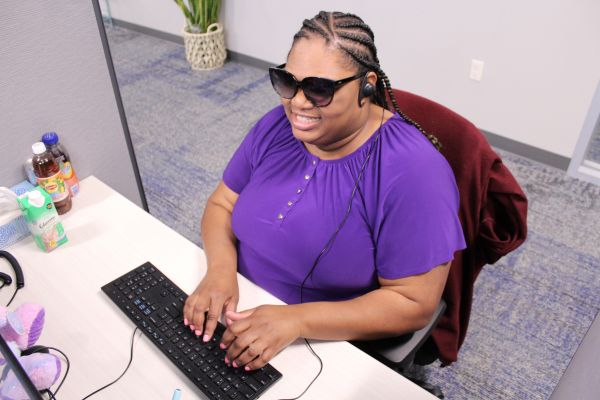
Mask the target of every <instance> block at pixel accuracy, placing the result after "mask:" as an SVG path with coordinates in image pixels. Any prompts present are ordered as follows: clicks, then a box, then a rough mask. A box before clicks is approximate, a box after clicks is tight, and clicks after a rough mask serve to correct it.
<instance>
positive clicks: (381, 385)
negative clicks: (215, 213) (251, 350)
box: [0, 177, 435, 400]
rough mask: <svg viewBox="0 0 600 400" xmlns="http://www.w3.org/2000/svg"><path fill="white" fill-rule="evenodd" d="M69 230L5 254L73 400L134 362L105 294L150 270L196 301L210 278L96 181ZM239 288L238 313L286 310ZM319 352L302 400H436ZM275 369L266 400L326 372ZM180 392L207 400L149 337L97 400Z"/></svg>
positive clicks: (338, 349) (397, 378)
mask: <svg viewBox="0 0 600 400" xmlns="http://www.w3.org/2000/svg"><path fill="white" fill-rule="evenodd" d="M62 221H63V225H64V227H65V230H66V232H67V236H68V238H69V242H68V243H67V244H66V245H63V246H62V247H60V248H58V249H56V250H54V251H53V252H51V253H44V252H42V251H41V250H40V249H38V248H37V247H36V245H35V244H34V242H33V239H32V238H31V237H28V238H26V239H24V240H22V241H21V242H19V243H17V244H15V245H13V246H11V247H10V248H8V249H7V250H8V251H10V252H11V253H12V254H13V255H14V256H15V257H16V258H17V260H18V261H19V263H20V264H21V266H22V268H23V271H24V274H25V287H24V288H23V289H22V290H20V291H19V293H18V294H17V297H16V298H15V300H14V302H13V304H12V305H11V308H12V307H15V306H18V305H19V304H21V303H24V302H28V301H29V302H36V303H39V304H41V305H43V306H44V307H45V309H46V323H45V327H44V331H43V333H42V337H41V338H40V340H39V341H38V344H44V345H47V346H53V347H57V348H59V349H61V350H63V351H64V352H65V353H67V355H68V356H69V359H70V360H71V370H70V372H69V376H68V377H67V380H66V381H65V384H64V385H63V387H62V388H61V390H60V392H59V394H58V398H59V399H67V400H71V399H81V398H82V397H84V396H85V395H87V394H88V393H91V392H92V391H94V390H96V389H97V388H99V387H101V386H103V385H105V384H107V383H108V382H110V381H112V380H114V379H115V378H116V377H117V376H119V375H120V374H121V372H122V371H123V369H124V367H125V365H126V364H127V361H128V359H129V348H130V338H131V335H132V333H133V330H134V324H133V323H132V322H130V320H129V319H128V318H127V317H126V316H125V315H124V314H123V313H122V312H121V311H120V310H119V309H118V308H117V307H116V306H115V305H114V304H113V303H112V302H111V301H110V300H109V299H108V297H107V296H106V295H104V293H102V291H101V290H100V287H101V286H102V285H104V284H106V283H108V282H110V281H112V280H113V279H115V278H117V277H118V276H120V275H121V274H123V273H125V272H127V271H129V270H131V269H133V268H135V267H137V266H139V265H141V264H143V263H144V262H146V261H150V262H152V263H153V264H154V265H156V266H157V267H158V268H159V269H161V270H162V271H163V272H164V273H165V274H166V275H167V276H169V278H171V279H172V280H173V281H174V282H175V283H176V284H177V285H179V287H181V288H182V289H183V290H184V291H186V292H188V293H190V292H191V291H192V290H193V289H194V288H195V286H196V284H197V283H198V282H199V280H200V278H201V277H202V275H203V274H204V272H205V268H206V262H205V258H204V253H203V251H202V249H200V248H199V247H198V246H196V245H194V244H193V243H191V242H190V241H188V240H187V239H185V238H184V237H182V236H181V235H179V234H178V233H176V232H175V231H173V230H172V229H170V228H168V227H167V226H166V225H164V224H162V223H161V222H160V221H158V220H157V219H155V218H154V217H152V216H151V215H150V214H148V213H146V212H145V211H144V210H142V209H141V208H138V207H137V206H136V205H134V204H133V203H131V202H130V201H129V200H127V199H126V198H124V197H123V196H121V195H120V194H118V193H116V192H115V191H114V190H112V189H111V188H109V187H108V186H106V185H105V184H104V183H102V182H101V181H99V180H98V179H96V178H94V177H89V178H87V179H85V180H83V181H82V183H81V192H80V194H79V195H78V196H77V197H76V198H75V199H74V201H73V209H72V210H71V211H70V212H69V213H68V214H66V215H64V216H62ZM0 270H1V271H6V272H9V273H11V271H10V267H9V266H8V264H7V263H6V262H5V261H4V260H0ZM11 275H12V273H11ZM239 286H240V304H239V309H246V308H250V307H254V306H257V305H259V304H265V303H270V304H280V303H281V302H280V301H279V300H277V299H276V298H274V297H273V296H271V295H270V294H269V293H267V292H265V291H264V290H262V289H260V288H259V287H257V286H255V285H254V284H253V283H251V282H249V281H248V280H246V279H245V278H244V277H242V276H239ZM13 288H14V286H10V288H5V289H4V290H2V291H0V304H6V302H7V301H8V298H9V297H10V296H11V295H12V292H13ZM313 343H314V344H313V348H314V350H315V351H316V352H317V353H318V354H319V356H320V357H321V358H322V359H323V363H324V368H323V372H322V374H321V376H320V377H319V378H318V379H317V380H316V382H315V383H314V384H313V385H312V386H311V388H310V389H309V390H308V392H307V393H306V394H305V395H304V396H303V397H302V400H304V399H306V400H308V399H391V398H404V399H411V400H419V399H435V397H433V396H432V395H431V394H429V393H427V392H426V391H424V390H422V389H421V388H419V387H418V386H416V385H414V384H413V383H412V382H410V381H409V380H407V379H405V378H404V377H402V376H401V375H399V374H397V373H396V372H394V371H392V370H391V369H389V368H387V367H386V366H384V365H383V364H381V363H379V362H378V361H376V360H374V359H373V358H371V357H369V356H367V355H366V354H364V353H363V352H361V351H360V350H358V349H356V348H354V347H353V346H352V345H350V344H349V343H346V342H313ZM271 364H272V365H273V366H274V367H275V368H277V369H278V370H279V371H280V372H281V373H282V374H283V378H281V379H280V380H279V381H278V382H277V383H276V384H275V385H274V386H272V387H271V388H270V389H269V390H267V391H266V392H265V393H264V394H263V396H262V397H261V399H279V398H292V397H295V396H297V395H298V394H300V392H302V390H304V388H305V387H306V386H307V385H308V383H309V382H310V381H311V380H312V379H313V377H314V376H315V374H316V373H317V371H318V362H317V360H316V359H315V358H314V356H313V355H312V354H310V352H309V351H308V349H307V348H306V346H305V345H304V344H303V342H301V341H297V342H296V343H294V344H292V345H291V346H289V347H288V348H287V349H285V350H284V351H282V352H281V353H280V354H279V355H277V356H276V357H275V358H274V359H273V360H272V361H271ZM63 371H64V365H63ZM175 388H180V389H181V390H182V395H183V396H182V400H188V399H199V398H200V399H201V398H203V396H202V394H201V392H200V391H199V390H198V389H197V388H196V387H195V386H194V385H193V384H192V383H191V382H190V381H189V380H188V379H187V378H186V377H185V376H184V375H183V374H182V373H180V372H179V370H178V369H177V368H176V367H175V366H174V365H172V364H171V362H170V361H168V360H167V358H166V357H165V356H164V355H163V354H162V353H161V352H160V351H159V350H158V349H157V348H155V346H154V345H153V344H152V343H151V342H150V341H149V340H148V339H147V338H146V337H145V336H142V337H141V338H139V339H138V340H137V342H136V344H135V348H134V358H133V363H132V364H131V367H130V368H129V371H128V372H127V373H126V374H125V376H124V377H123V378H122V379H121V380H120V381H119V382H117V383H116V384H115V385H112V386H111V387H109V388H108V389H105V390H104V391H102V392H100V393H98V394H97V395H95V396H93V397H92V399H149V400H151V399H157V400H158V399H160V400H169V399H171V396H172V394H173V390H174V389H175Z"/></svg>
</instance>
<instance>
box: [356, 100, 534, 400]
mask: <svg viewBox="0 0 600 400" xmlns="http://www.w3.org/2000/svg"><path fill="white" fill-rule="evenodd" d="M393 92H394V96H395V98H396V100H397V102H398V105H399V108H400V110H402V112H403V113H404V114H406V115H407V116H408V117H409V118H411V119H413V120H414V121H415V122H417V123H418V124H419V125H421V127H423V129H425V131H426V132H428V133H431V134H433V135H435V136H436V137H437V138H438V139H439V141H440V142H441V143H442V146H443V147H442V150H441V153H442V154H443V155H444V157H445V158H446V160H447V161H448V163H449V164H450V167H451V168H452V170H453V172H454V176H455V178H456V183H457V186H458V190H459V194H460V207H459V218H460V222H461V225H462V227H463V232H464V235H465V241H466V244H467V248H466V249H464V250H462V251H460V252H458V253H456V254H455V258H454V260H453V261H452V265H451V267H450V272H449V275H448V281H447V282H446V287H445V289H444V293H443V295H442V300H441V302H440V304H439V305H438V308H437V310H436V312H435V313H434V316H433V318H432V319H431V321H430V323H429V324H428V325H427V326H426V327H424V328H423V329H421V330H419V331H417V332H414V333H409V334H406V335H402V336H399V337H395V338H389V339H382V340H375V341H354V342H351V343H352V344H354V345H355V346H357V347H358V348H360V349H361V350H363V351H365V352H367V353H368V354H369V355H371V356H373V357H374V358H376V359H378V360H379V361H381V362H383V363H384V364H386V365H388V366H389V367H391V368H393V369H394V370H396V371H397V372H399V373H401V374H403V375H405V376H407V377H408V378H411V379H413V380H414V381H415V382H416V383H417V384H419V385H421V386H422V387H423V388H425V389H427V390H429V391H430V392H432V393H433V394H434V395H436V396H438V397H440V398H443V394H442V392H441V390H439V388H436V387H433V386H431V385H428V384H427V383H426V382H422V381H418V379H414V377H411V376H410V374H409V370H410V369H411V367H412V366H413V365H427V364H430V363H432V362H434V361H435V360H436V359H440V360H441V362H442V365H444V366H445V365H449V364H450V363H452V362H454V361H456V359H457V355H458V350H459V348H460V346H461V345H462V342H463V340H464V338H465V335H466V331H467V326H468V320H469V316H470V311H471V303H472V298H473V285H474V283H475V279H476V278H477V276H478V274H479V272H480V271H481V269H482V268H483V266H484V265H486V264H493V263H494V262H496V261H497V260H498V259H500V258H501V257H502V256H504V255H506V254H508V253H509V252H511V251H513V250H514V249H516V248H517V247H518V246H519V245H521V244H522V243H523V242H524V241H525V237H526V236H527V198H526V197H525V194H524V193H523V191H522V189H521V188H520V186H519V184H518V183H517V181H516V180H515V178H514V177H513V176H512V174H511V173H510V171H509V170H508V168H506V166H505V165H504V164H503V163H502V160H501V159H500V157H499V156H498V155H497V154H496V153H495V152H494V151H493V149H492V148H491V147H490V145H489V143H488V141H487V139H486V138H485V137H484V136H483V134H482V133H481V131H480V130H479V129H478V128H477V127H476V126H475V125H473V124H472V123H471V122H469V121H468V120H467V119H465V118H463V117H462V116H460V115H458V114H457V113H455V112H454V111H452V110H450V109H448V108H446V107H444V106H442V105H440V104H438V103H436V102H433V101H431V100H429V99H426V98H424V97H421V96H418V95H415V94H412V93H409V92H405V91H401V90H397V89H393ZM388 104H390V105H391V104H392V103H391V101H390V99H389V98H388Z"/></svg>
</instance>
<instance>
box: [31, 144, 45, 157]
mask: <svg viewBox="0 0 600 400" xmlns="http://www.w3.org/2000/svg"><path fill="white" fill-rule="evenodd" d="M31 150H33V154H37V155H39V154H43V153H45V152H46V145H45V144H44V143H42V142H35V143H34V144H33V145H32V146H31Z"/></svg>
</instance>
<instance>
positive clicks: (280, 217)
mask: <svg viewBox="0 0 600 400" xmlns="http://www.w3.org/2000/svg"><path fill="white" fill-rule="evenodd" d="M317 165H319V159H318V158H316V157H311V158H309V159H308V165H307V167H306V169H305V171H304V173H303V174H302V175H300V179H299V180H298V185H297V186H296V188H295V189H294V191H293V192H292V193H290V197H289V199H288V200H287V201H286V202H285V203H284V204H283V205H282V207H281V209H280V211H279V213H277V216H276V221H277V226H281V224H282V223H283V221H284V220H285V218H286V217H287V215H288V213H289V212H290V211H291V210H292V208H293V207H294V206H295V205H296V203H297V202H298V200H300V198H301V197H302V196H303V195H304V192H305V191H306V188H307V187H308V185H309V183H310V182H311V181H312V178H313V175H314V174H315V171H316V169H317Z"/></svg>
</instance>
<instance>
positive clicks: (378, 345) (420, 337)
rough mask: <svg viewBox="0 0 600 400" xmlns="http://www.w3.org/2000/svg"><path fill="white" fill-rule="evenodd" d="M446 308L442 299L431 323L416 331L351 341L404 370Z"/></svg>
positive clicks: (384, 361) (399, 369)
mask: <svg viewBox="0 0 600 400" xmlns="http://www.w3.org/2000/svg"><path fill="white" fill-rule="evenodd" d="M445 310H446V302H445V301H444V300H443V299H442V300H440V303H439V304H438V306H437V309H436V310H435V313H434V314H433V317H432V318H431V320H430V321H429V323H428V324H427V325H426V326H425V327H424V328H422V329H419V330H418V331H416V332H413V333H408V334H406V335H402V336H397V337H392V338H386V339H379V340H368V341H352V342H350V343H352V344H353V345H354V346H356V347H358V348H359V349H361V350H362V351H364V352H366V353H367V354H369V355H370V356H371V357H374V358H376V359H378V360H379V361H381V362H383V363H384V364H386V365H388V366H390V367H392V368H393V369H396V370H398V371H402V370H404V369H406V368H407V367H408V366H410V365H411V364H412V362H413V360H414V358H415V354H416V353H417V351H418V350H419V349H420V348H421V346H423V344H424V343H425V341H426V340H427V339H428V338H429V336H430V335H431V332H432V331H433V329H434V328H435V326H436V325H437V323H438V321H439V319H440V318H441V316H442V315H443V314H444V311H445Z"/></svg>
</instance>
